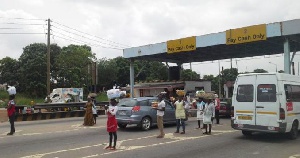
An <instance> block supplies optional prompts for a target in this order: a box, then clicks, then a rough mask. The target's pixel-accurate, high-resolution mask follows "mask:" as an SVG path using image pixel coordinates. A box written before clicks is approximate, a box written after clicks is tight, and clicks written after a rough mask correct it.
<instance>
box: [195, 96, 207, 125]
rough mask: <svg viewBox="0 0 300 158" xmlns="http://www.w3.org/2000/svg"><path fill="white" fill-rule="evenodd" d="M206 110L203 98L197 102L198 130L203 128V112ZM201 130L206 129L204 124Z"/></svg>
mask: <svg viewBox="0 0 300 158" xmlns="http://www.w3.org/2000/svg"><path fill="white" fill-rule="evenodd" d="M204 109H205V102H204V100H203V98H202V97H199V98H198V100H197V122H198V127H197V128H196V129H200V128H201V121H203V110H204ZM201 129H204V124H203V127H202V128H201Z"/></svg>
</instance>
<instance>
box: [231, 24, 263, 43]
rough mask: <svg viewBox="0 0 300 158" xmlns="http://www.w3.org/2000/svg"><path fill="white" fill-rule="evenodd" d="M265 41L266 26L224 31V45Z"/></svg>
mask: <svg viewBox="0 0 300 158" xmlns="http://www.w3.org/2000/svg"><path fill="white" fill-rule="evenodd" d="M266 39H267V33H266V24H261V25H254V26H249V27H242V28H238V29H232V30H227V31H226V44H227V45H229V44H239V43H247V42H253V41H261V40H266Z"/></svg>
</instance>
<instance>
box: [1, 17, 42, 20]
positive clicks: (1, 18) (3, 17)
mask: <svg viewBox="0 0 300 158" xmlns="http://www.w3.org/2000/svg"><path fill="white" fill-rule="evenodd" d="M0 19H13V20H45V19H38V18H37V19H28V18H8V17H0Z"/></svg>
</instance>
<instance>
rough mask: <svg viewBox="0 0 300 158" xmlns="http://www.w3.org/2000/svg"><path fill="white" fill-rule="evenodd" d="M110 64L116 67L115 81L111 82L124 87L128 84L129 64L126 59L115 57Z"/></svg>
mask: <svg viewBox="0 0 300 158" xmlns="http://www.w3.org/2000/svg"><path fill="white" fill-rule="evenodd" d="M110 62H113V63H112V64H114V65H116V67H115V69H116V75H117V79H116V80H113V82H116V83H117V84H118V85H119V86H125V85H126V84H129V83H130V77H129V76H130V62H129V60H128V59H125V58H123V57H116V58H114V59H112V60H110Z"/></svg>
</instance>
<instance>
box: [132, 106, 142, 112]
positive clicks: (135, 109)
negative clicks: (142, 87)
mask: <svg viewBox="0 0 300 158" xmlns="http://www.w3.org/2000/svg"><path fill="white" fill-rule="evenodd" d="M140 109H141V106H139V105H136V106H134V107H133V108H132V112H138V111H140Z"/></svg>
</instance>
